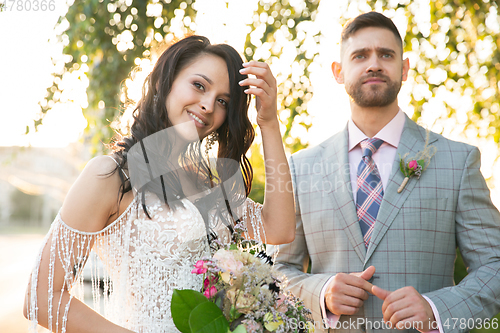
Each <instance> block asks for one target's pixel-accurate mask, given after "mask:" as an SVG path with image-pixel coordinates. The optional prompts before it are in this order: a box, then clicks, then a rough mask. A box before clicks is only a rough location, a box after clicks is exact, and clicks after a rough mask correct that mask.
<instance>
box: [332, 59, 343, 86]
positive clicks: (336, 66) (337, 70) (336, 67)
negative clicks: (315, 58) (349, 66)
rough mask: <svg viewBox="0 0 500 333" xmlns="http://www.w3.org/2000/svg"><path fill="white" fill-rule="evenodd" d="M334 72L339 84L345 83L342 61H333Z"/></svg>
mask: <svg viewBox="0 0 500 333" xmlns="http://www.w3.org/2000/svg"><path fill="white" fill-rule="evenodd" d="M332 72H333V76H334V77H335V80H336V81H337V83H338V84H343V83H344V75H343V74H342V64H341V63H340V62H336V61H334V62H332Z"/></svg>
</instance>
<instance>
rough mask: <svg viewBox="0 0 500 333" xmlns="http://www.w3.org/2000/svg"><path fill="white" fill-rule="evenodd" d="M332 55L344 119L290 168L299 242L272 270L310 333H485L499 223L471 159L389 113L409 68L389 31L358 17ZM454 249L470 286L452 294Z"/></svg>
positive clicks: (497, 297) (497, 282)
mask: <svg viewBox="0 0 500 333" xmlns="http://www.w3.org/2000/svg"><path fill="white" fill-rule="evenodd" d="M341 43H342V44H341V62H340V63H337V62H334V63H333V64H332V70H333V74H334V76H335V79H336V80H337V82H338V83H340V84H344V85H345V89H346V91H347V93H348V94H349V96H350V97H351V103H350V104H351V119H350V120H349V122H348V124H347V127H346V128H345V129H344V130H343V131H342V132H340V133H338V134H335V135H334V136H332V137H331V138H330V139H328V140H326V141H325V142H323V143H322V144H320V145H319V146H317V147H314V148H311V149H306V150H304V151H301V152H299V153H297V154H294V155H293V156H292V157H291V159H290V167H291V170H292V178H293V181H294V185H295V195H296V196H295V200H296V221H297V223H296V237H295V240H294V241H293V242H292V243H290V244H286V245H281V246H279V251H278V247H274V248H272V249H271V251H272V252H275V253H276V252H278V254H277V258H276V266H277V267H278V268H279V270H280V271H281V272H282V273H284V274H286V276H287V279H288V283H289V288H290V289H291V291H292V292H293V293H294V294H296V295H297V296H298V297H300V298H301V299H302V300H303V301H304V302H305V305H306V306H307V307H309V308H310V309H311V310H312V312H313V318H314V320H315V325H316V329H317V331H318V328H320V327H330V328H332V330H331V331H332V332H333V331H335V332H336V331H339V332H365V331H366V332H374V331H376V332H383V331H388V330H389V327H393V328H395V327H397V328H399V329H403V330H406V331H408V332H410V331H415V330H418V331H420V332H428V331H432V330H436V331H437V330H439V331H440V332H463V331H469V330H470V329H472V328H473V327H478V326H486V325H487V324H485V320H487V319H489V318H491V317H493V316H494V315H496V314H497V313H498V312H499V311H500V272H499V270H500V261H499V260H500V214H499V212H498V211H497V209H496V208H495V207H494V206H493V204H492V202H491V200H490V194H489V190H488V188H487V186H486V183H485V180H484V178H483V176H482V175H481V173H480V171H479V167H480V156H479V151H478V149H477V148H476V147H473V146H470V145H467V144H464V143H458V142H454V141H451V140H448V139H445V138H444V137H442V136H441V135H438V134H435V133H432V132H426V130H425V129H423V128H422V127H420V126H418V125H417V124H415V123H414V122H413V121H412V120H410V119H409V118H408V117H407V116H406V115H405V114H404V113H403V112H402V111H401V109H400V108H399V107H398V102H397V95H398V93H399V90H400V88H401V82H402V81H405V80H406V78H407V74H408V69H409V62H408V59H404V58H403V48H402V40H401V36H400V35H399V33H398V30H397V29H396V27H395V26H394V24H393V22H392V21H391V20H390V19H388V18H386V17H385V16H383V15H382V14H379V13H376V12H370V13H366V14H363V15H360V16H358V17H356V18H355V19H354V20H352V21H350V22H349V23H348V24H346V26H345V27H344V29H343V32H342V41H341ZM433 147H435V148H433ZM432 149H436V153H435V154H434V155H433V156H432V153H433V151H432ZM423 151H427V152H428V154H427V156H426V157H425V158H424V160H425V161H426V162H428V163H429V164H428V166H427V168H425V169H423V170H421V176H420V177H419V178H418V177H417V176H413V177H411V178H410V179H409V181H408V183H407V184H406V186H405V187H404V188H402V190H401V191H398V188H400V186H401V184H402V183H403V180H404V178H405V176H404V175H403V173H402V172H401V171H400V165H399V161H400V157H403V156H405V155H406V156H408V157H410V158H411V157H412V156H415V155H416V154H417V153H418V152H423ZM410 160H411V159H407V160H406V162H407V163H408V162H409V161H410ZM411 167H412V168H413V167H416V165H414V163H412V164H411ZM406 169H407V170H409V169H408V164H406ZM457 247H458V248H459V250H460V252H461V254H462V256H463V259H464V262H465V264H466V266H467V267H468V275H467V277H466V278H464V279H463V280H462V281H461V282H460V284H458V285H456V286H455V285H454V280H453V272H454V262H455V257H456V252H455V251H456V248H457ZM309 265H310V270H311V271H310V273H306V270H307V268H308V266H309ZM319 331H321V330H319Z"/></svg>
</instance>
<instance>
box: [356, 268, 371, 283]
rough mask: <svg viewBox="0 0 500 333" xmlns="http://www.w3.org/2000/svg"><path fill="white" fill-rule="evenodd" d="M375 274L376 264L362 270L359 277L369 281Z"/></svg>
mask: <svg viewBox="0 0 500 333" xmlns="http://www.w3.org/2000/svg"><path fill="white" fill-rule="evenodd" d="M373 274H375V266H370V267H368V268H367V269H365V270H364V271H363V272H361V274H360V275H359V277H360V278H362V279H364V280H366V281H368V280H370V279H371V278H372V276H373Z"/></svg>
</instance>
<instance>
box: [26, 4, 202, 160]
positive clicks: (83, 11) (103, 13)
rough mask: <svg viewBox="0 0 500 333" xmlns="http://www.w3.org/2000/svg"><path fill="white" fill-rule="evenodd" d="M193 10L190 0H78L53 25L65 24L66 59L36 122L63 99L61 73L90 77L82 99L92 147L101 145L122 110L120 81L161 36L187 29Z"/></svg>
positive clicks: (166, 37) (167, 37) (61, 37)
mask: <svg viewBox="0 0 500 333" xmlns="http://www.w3.org/2000/svg"><path fill="white" fill-rule="evenodd" d="M194 16H195V10H194V9H193V6H192V0H157V1H147V0H134V1H132V0H118V1H113V0H91V1H81V0H76V1H75V2H74V3H73V4H72V5H70V6H69V9H68V12H67V14H66V15H65V17H62V18H61V19H60V20H59V23H58V27H56V30H58V29H59V30H62V29H64V28H65V27H67V29H64V30H65V31H63V32H62V33H61V34H60V35H59V40H60V42H62V43H63V45H64V50H63V53H64V55H65V56H64V58H63V60H64V64H63V65H62V66H57V65H56V68H58V69H59V70H58V71H57V73H54V80H53V84H52V86H51V87H49V88H48V89H47V97H46V100H45V101H42V103H41V106H42V114H41V116H40V118H39V119H37V120H36V121H35V127H37V126H38V125H40V124H41V123H42V120H43V116H44V114H45V113H46V112H47V111H48V110H50V109H51V107H52V106H53V105H54V103H57V102H58V101H59V100H60V99H61V97H62V94H63V92H64V80H63V79H64V78H65V77H68V76H70V75H71V74H73V75H75V74H76V75H77V76H78V79H80V80H85V81H87V80H88V88H87V97H88V105H83V107H84V109H85V107H86V110H85V112H84V114H85V117H86V119H87V121H88V126H87V129H86V134H87V137H88V138H89V139H90V142H91V146H92V147H93V150H94V153H96V152H97V151H102V150H103V148H104V147H103V145H102V144H101V143H102V142H106V143H107V142H109V139H110V138H111V137H112V136H113V135H114V130H113V129H112V128H111V127H110V122H111V121H113V120H114V119H115V118H116V116H118V115H119V114H120V105H121V103H122V102H124V100H123V98H121V96H122V94H121V92H123V90H124V89H126V87H125V86H124V85H122V82H124V81H125V79H126V78H127V77H128V76H129V74H130V71H131V70H132V68H133V67H134V66H136V65H137V60H136V59H141V58H144V57H149V56H150V55H151V49H152V48H153V47H155V46H157V45H158V44H159V43H160V42H162V41H164V40H167V41H168V40H171V39H173V38H174V37H175V35H177V36H178V35H180V34H183V33H185V32H187V31H189V30H190V29H189V28H190V26H191V24H192V18H193V17H194ZM176 30H177V31H180V33H179V32H177V31H176ZM87 78H88V79H87ZM121 99H122V100H121Z"/></svg>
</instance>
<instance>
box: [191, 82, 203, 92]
mask: <svg viewBox="0 0 500 333" xmlns="http://www.w3.org/2000/svg"><path fill="white" fill-rule="evenodd" d="M193 86H195V87H196V89H198V90H202V91H205V86H204V85H203V84H201V83H199V82H194V83H193Z"/></svg>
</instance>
